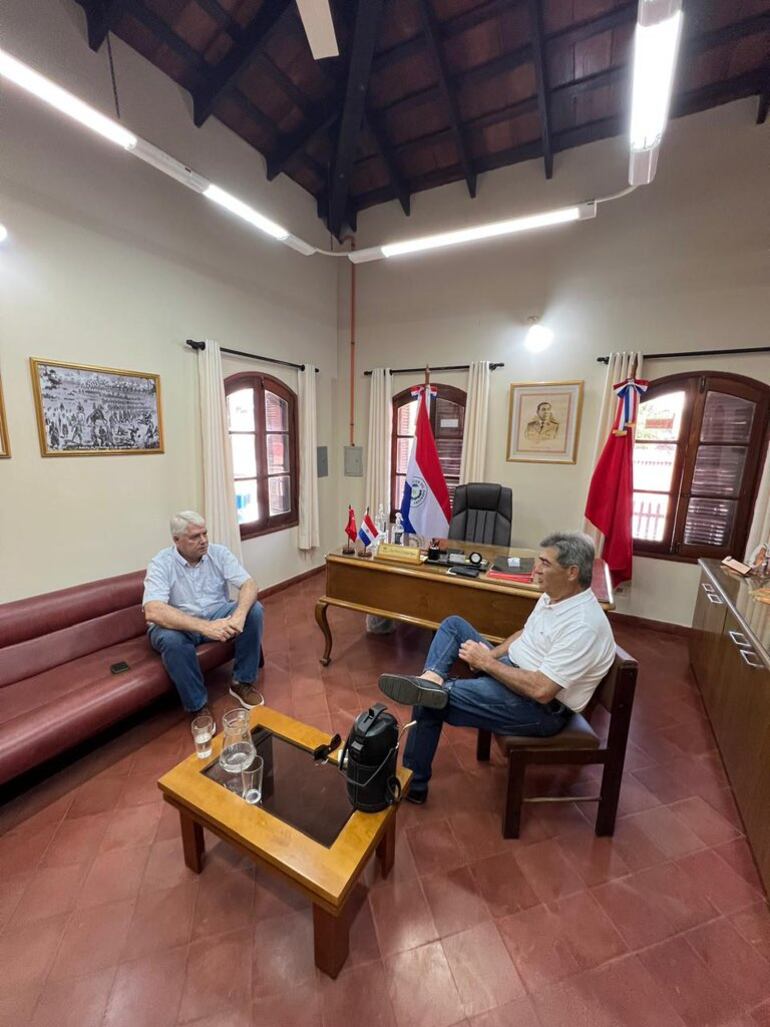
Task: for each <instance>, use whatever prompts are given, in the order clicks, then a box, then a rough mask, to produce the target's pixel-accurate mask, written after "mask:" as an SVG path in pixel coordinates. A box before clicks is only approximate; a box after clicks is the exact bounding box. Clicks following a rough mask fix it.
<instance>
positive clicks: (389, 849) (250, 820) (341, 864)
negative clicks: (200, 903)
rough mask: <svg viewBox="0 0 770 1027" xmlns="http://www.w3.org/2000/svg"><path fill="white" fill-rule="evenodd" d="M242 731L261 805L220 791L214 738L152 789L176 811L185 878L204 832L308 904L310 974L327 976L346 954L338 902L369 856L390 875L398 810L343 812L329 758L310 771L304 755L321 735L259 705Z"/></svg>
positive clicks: (197, 867)
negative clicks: (252, 749)
mask: <svg viewBox="0 0 770 1027" xmlns="http://www.w3.org/2000/svg"><path fill="white" fill-rule="evenodd" d="M251 727H252V732H253V733H254V734H255V742H256V744H257V747H258V752H260V754H261V755H263V756H264V757H265V781H264V784H263V799H262V805H260V806H250V805H249V804H248V803H246V802H244V801H243V799H242V798H241V797H240V795H239V794H236V793H235V792H232V791H229V790H228V789H227V787H226V786H225V784H224V782H225V781H226V780H227V779H228V778H229V775H226V774H224V772H222V771H221V769H220V768H219V764H218V758H219V753H220V751H221V747H222V735H221V734H219V735H217V736H216V737H215V738H214V740H213V748H212V754H211V757H210V758H209V759H207V760H200V759H198V757H197V756H196V755H195V753H193V754H192V755H191V756H189V757H188V758H187V759H186V760H184V761H183V762H182V763H180V764H178V765H177V766H176V767H174V768H173V770H170V771H169V772H168V773H167V774H164V775H163V777H162V778H161V779H160V781H158V787H159V788H160V790H161V791H162V792H163V798H164V799H165V800H166V802H168V803H170V805H172V806H173V807H174V808H175V809H177V810H178V811H179V819H180V824H181V829H182V845H183V848H184V861H185V863H186V865H187V866H188V867H189V868H190V870H193V871H194V872H195V873H196V874H199V873H200V872H201V871H202V869H203V864H204V838H203V828H204V827H205V828H206V829H207V830H208V831H211V832H212V833H213V834H216V835H218V836H219V837H220V838H223V839H224V840H225V841H226V842H229V843H230V844H231V845H233V846H234V847H235V848H236V849H238V850H239V851H241V852H243V853H246V854H247V855H248V856H250V857H251V858H252V859H253V860H254V861H255V862H256V863H258V864H259V865H263V866H266V867H268V868H269V869H270V870H272V871H275V872H277V873H278V874H280V875H281V876H282V877H284V878H285V879H286V880H288V881H289V882H291V884H293V885H294V886H295V887H296V888H298V889H299V890H300V891H301V892H302V893H303V894H305V895H306V896H307V897H308V899H310V901H311V902H312V903H313V928H314V945H315V962H316V966H317V967H318V968H319V969H320V970H323V972H324V973H326V974H328V975H329V976H330V977H336V976H337V974H338V973H339V972H340V970H341V969H342V966H343V964H344V962H345V960H346V959H347V955H348V950H349V929H350V923H349V915H348V913H349V911H348V909H347V908H346V901H347V899H348V896H349V895H350V892H351V890H352V888H353V885H354V884H355V882H356V880H357V879H358V877H359V875H360V873H361V871H362V870H363V868H364V867H365V866H366V863H367V861H368V860H369V857H370V856H371V855H372V853H373V852H375V851H376V853H377V857H378V859H379V863H380V868H381V872H382V875H383V877H387V875H388V873H389V872H390V869H391V867H392V866H393V860H394V856H395V841H396V812H397V810H398V806H397V805H396V806H389V807H388V808H387V809H385V810H383V811H382V812H380V813H362V812H360V811H358V810H353V809H352V807H351V806H350V803H349V801H348V799H347V793H346V788H345V779H344V777H343V775H342V774H341V773H340V772H339V770H338V768H337V766H336V763H335V762H333V761H335V760H336V758H337V757H338V755H339V752H338V753H337V754H335V755H334V756H333V757H332V760H330V762H329V763H328V765H326V766H321V767H318V766H315V765H314V763H313V758H312V755H311V753H312V752H313V750H314V749H316V748H317V746H319V745H326V744H328V742H329V736H328V735H327V734H325V733H324V732H323V731H319V730H318V729H317V728H314V727H310V726H309V725H307V724H302V723H300V722H299V721H297V720H293V719H292V718H291V717H287V716H284V715H283V714H282V713H278V712H277V711H276V710H270V709H267V708H266V707H261V708H260V709H256V710H252V713H251ZM258 730H259V734H257V731H258ZM398 776H399V779H400V781H401V786H402V789H403V790H404V791H406V790H407V789H408V787H409V782H410V780H411V777H412V774H411V771H409V770H406V769H405V768H403V767H400V768H399V770H398Z"/></svg>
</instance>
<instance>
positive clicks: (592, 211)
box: [349, 200, 596, 264]
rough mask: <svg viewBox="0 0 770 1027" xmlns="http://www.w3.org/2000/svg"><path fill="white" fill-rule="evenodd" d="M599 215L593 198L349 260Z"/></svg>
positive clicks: (378, 248) (355, 254) (358, 252)
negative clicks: (569, 205)
mask: <svg viewBox="0 0 770 1027" xmlns="http://www.w3.org/2000/svg"><path fill="white" fill-rule="evenodd" d="M594 217H596V204H595V203H594V202H593V200H591V201H589V202H588V203H581V204H577V205H575V206H573V207H562V208H561V209H559V210H549V211H545V212H543V213H542V214H530V215H528V216H527V217H520V218H510V219H509V220H507V221H492V222H490V223H489V224H486V225H477V226H476V227H474V228H459V229H457V230H456V231H454V232H441V233H439V234H438V235H424V236H421V237H420V238H418V239H406V240H405V241H404V242H394V243H384V244H383V245H381V246H372V247H369V248H368V249H363V250H353V251H351V252H350V254H349V256H350V259H351V260H352V261H353V263H354V264H363V263H366V262H367V261H369V260H379V259H380V258H381V257H400V256H403V255H405V254H408V253H421V252H423V251H425V250H435V249H439V248H441V247H444V246H459V245H462V244H463V243H468V242H477V241H479V240H480V239H494V238H495V237H497V236H501V235H513V234H514V233H516V232H528V231H531V230H532V229H535V228H550V227H552V226H554V225H563V224H567V223H568V222H570V221H583V220H585V219H587V218H594Z"/></svg>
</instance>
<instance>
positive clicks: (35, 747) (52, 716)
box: [0, 637, 233, 783]
mask: <svg viewBox="0 0 770 1027" xmlns="http://www.w3.org/2000/svg"><path fill="white" fill-rule="evenodd" d="M232 653H233V646H232V643H222V642H207V643H206V644H205V645H202V646H200V647H199V648H198V659H199V660H200V664H201V669H202V670H203V671H204V672H205V671H207V670H210V669H211V668H212V667H216V666H219V664H221V663H225V662H226V661H227V660H228V659H231V658H232ZM119 660H125V662H126V663H128V664H129V670H127V671H124V672H123V673H122V674H111V673H110V665H111V664H113V663H117V662H118V661H119ZM172 688H173V685H172V684H171V681H170V679H169V677H168V675H167V674H166V671H165V669H164V667H163V664H162V663H161V660H160V657H159V656H158V654H157V653H155V652H154V651H153V650H152V648H151V647H150V644H149V642H148V641H147V639H146V638H145V637H142V638H136V639H132V640H131V641H129V642H128V643H121V644H120V645H117V646H111V647H110V648H108V649H104V650H101V651H100V652H97V653H90V654H88V655H87V656H84V657H81V658H79V659H77V660H72V661H70V662H69V663H66V664H64V665H63V666H61V667H57V668H55V669H53V670H48V671H45V672H44V673H42V674H38V675H36V676H35V677H31V678H27V679H26V680H24V681H19V682H17V683H16V684H14V685H9V686H7V687H6V688H3V689H0V783H2V782H5V781H8V780H10V779H11V778H13V777H15V776H17V775H18V774H22V773H24V771H25V770H29V769H30V768H31V767H34V766H37V765H38V764H39V763H42V762H43V761H44V760H47V759H50V758H51V757H52V756H56V755H58V753H60V752H64V751H65V750H66V749H69V748H71V747H72V746H73V745H77V744H78V743H79V742H82V741H83V740H84V739H86V738H89V737H90V736H92V735H94V734H96V733H97V732H99V731H103V730H104V729H105V728H107V727H109V726H110V725H111V724H114V723H116V722H117V721H119V720H121V719H122V718H123V717H126V716H128V715H130V714H131V713H134V712H136V710H138V709H141V708H142V707H143V706H146V705H147V704H148V703H150V702H152V701H153V699H156V698H158V697H159V696H161V695H163V693H164V692H168V691H169V690H170V689H172Z"/></svg>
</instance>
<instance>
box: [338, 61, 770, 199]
mask: <svg viewBox="0 0 770 1027" xmlns="http://www.w3.org/2000/svg"><path fill="white" fill-rule="evenodd" d="M763 74H764V73H763V70H762V69H757V70H755V71H751V72H748V73H746V74H744V75H738V76H735V77H734V78H732V79H728V80H727V81H724V82H714V83H712V84H711V85H708V86H702V87H701V88H699V89H692V90H689V91H688V92H686V93H682V94H680V95H679V96H676V97H674V99H673V101H672V105H671V117H672V118H681V117H684V116H686V115H688V114H696V113H697V112H698V111H702V110H706V109H708V108H709V107H713V106H715V105H718V104H721V103H731V102H732V101H734V100H740V99H744V98H746V97H749V96H753V95H756V94H762V90H763V89H764V88H766V80H765V79H764V77H763ZM590 77H591V78H594V79H595V76H590ZM562 88H565V89H566V88H567V87H566V86H565V87H562ZM626 128H627V118H626V117H625V116H621V115H613V116H612V117H608V118H601V119H599V120H597V121H591V122H588V123H587V124H585V125H580V126H578V127H577V128H570V129H566V130H565V131H562V132H557V133H555V135H554V137H553V149H554V153H561V152H562V151H564V150H569V149H571V148H572V147H574V146H584V145H585V144H586V143H592V142H596V141H598V140H600V139H608V138H611V137H612V136H618V135H622V134H623V133H624V132H625V131H626ZM541 156H542V145H541V141H540V140H539V139H535V140H532V141H531V142H527V143H520V144H519V145H518V146H514V147H510V148H509V149H507V150H499V151H498V152H497V153H493V154H489V155H488V156H485V157H478V158H477V159H476V164H477V166H478V170H479V171H480V172H484V171H493V170H494V169H495V168H501V167H508V166H509V165H511V164H517V163H520V162H521V161H525V160H534V159H536V158H538V157H541ZM457 180H458V175H457V173H456V170H455V168H441V169H437V170H434V171H430V172H428V173H426V174H424V175H419V176H416V177H415V178H413V179H411V180H410V183H409V185H410V188H411V190H412V192H413V193H415V192H422V191H423V190H424V189H433V188H436V187H437V186H440V185H446V184H447V183H449V182H456V181H457ZM393 198H394V195H393V190H392V189H391V188H390V187H389V186H385V187H382V188H380V189H373V190H370V191H369V192H366V193H360V194H359V195H358V196H354V197H353V202H354V203H355V206H356V209H357V210H359V211H361V210H364V209H365V208H367V207H371V206H374V205H375V204H377V203H385V202H387V201H388V200H392V199H393Z"/></svg>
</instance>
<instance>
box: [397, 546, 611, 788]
mask: <svg viewBox="0 0 770 1027" xmlns="http://www.w3.org/2000/svg"><path fill="white" fill-rule="evenodd" d="M540 546H541V548H540V552H539V554H538V558H537V561H536V562H535V580H536V581H537V582H538V584H540V585H541V587H542V588H543V595H542V596H541V597H540V599H539V600H538V601H537V604H536V606H535V608H534V610H533V611H532V613H531V614H530V615H529V617H528V618H527V622H526V624H525V625H524V627H523V628H522V630H521V631H517V632H516V634H515V635H511V637H510V638H507V639H506V640H505V641H504V642H503V643H502V644H501V645H498V646H495V647H493V646H492V645H491V644H490V643H489V642H487V641H486V639H485V638H484V637H483V636H482V635H480V634H479V632H478V631H476V629H475V628H474V627H472V625H470V624H469V623H468V622H467V621H465V620H463V619H462V617H447V619H446V620H445V621H443V622H442V624H441V625H440V627H439V629H438V631H437V632H436V635H435V637H434V639H433V642H432V643H431V646H430V650H429V651H428V657H427V659H426V661H425V669H424V671H423V673H422V674H421V675H420V677H409V676H406V675H401V674H383V675H382V676H381V677H380V690H381V691H382V692H384V693H385V695H387V696H389V697H390V698H391V699H395V700H396V702H401V703H406V704H407V705H411V706H414V711H413V719H414V720H416V721H417V723H416V725H415V726H414V727H413V728H412V730H411V732H410V733H409V736H408V738H407V742H406V746H405V748H404V766H405V767H408V768H409V769H410V770H411V771H412V772H413V778H412V787H411V789H410V791H409V795H408V796H407V798H408V799H410V800H411V801H412V802H417V803H422V802H425V799H426V798H427V795H428V781H429V780H430V777H431V764H432V762H433V757H434V755H435V753H436V748H437V746H438V742H439V737H440V735H441V728H442V725H443V724H445V723H446V724H453V725H454V726H455V727H478V728H486V729H487V730H489V731H495V732H498V733H500V734H506V735H524V736H530V737H531V736H536V737H545V736H548V735H555V734H557V733H558V732H559V731H561V729H562V728H563V727H564V725H565V724H566V723H567V721H568V720H569V718H570V716H571V715H572V714H573V713H580V711H581V710H583V709H584V708H585V707H586V705H587V704H588V701H589V700H590V698H591V696H592V695H593V692H594V689H595V688H596V686H597V685H598V684H599V682H600V681H601V679H602V678H603V677H604V675H605V674H606V673H607V671H608V670H609V668H610V667H611V665H612V661H613V659H614V658H615V640H614V639H613V637H612V630H611V628H610V625H609V621H608V620H607V617H606V616H605V614H604V611H603V610H602V608H601V607H600V606H599V603H598V601H597V599H596V596H595V595H594V594H593V592H592V591H591V579H592V576H593V565H594V546H593V542H592V541H591V539H590V538H589V537H588V536H587V535H583V534H581V533H578V532H569V533H566V532H559V533H557V534H553V535H549V536H548V537H547V538H545V539H543V541H542V542H541V543H540ZM458 657H459V658H460V659H461V660H463V661H464V662H465V663H467V664H468V666H469V667H470V668H471V669H472V670H474V671H476V672H477V676H476V677H472V678H450V677H449V672H450V670H451V667H452V664H453V663H454V662H455V660H456V659H457V658H458Z"/></svg>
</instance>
